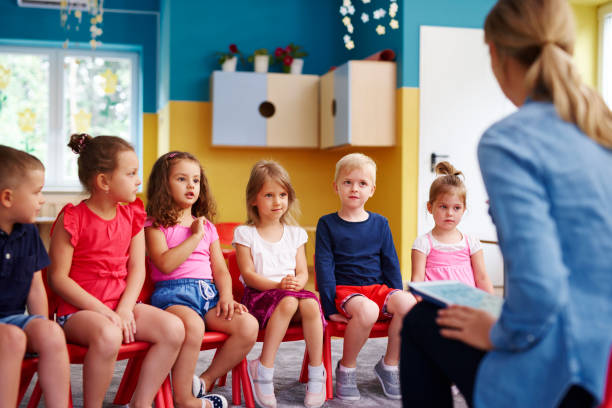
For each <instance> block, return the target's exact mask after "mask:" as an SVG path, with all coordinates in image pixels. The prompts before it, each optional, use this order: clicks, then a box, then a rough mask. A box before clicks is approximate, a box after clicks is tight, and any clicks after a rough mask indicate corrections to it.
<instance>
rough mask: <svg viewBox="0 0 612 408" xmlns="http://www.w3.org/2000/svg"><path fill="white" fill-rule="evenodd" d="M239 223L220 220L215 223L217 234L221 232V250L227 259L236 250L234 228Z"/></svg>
mask: <svg viewBox="0 0 612 408" xmlns="http://www.w3.org/2000/svg"><path fill="white" fill-rule="evenodd" d="M239 225H240V223H239V222H220V223H218V224H215V228H216V229H217V234H219V243H220V244H221V251H222V252H223V257H224V258H225V259H227V258H228V257H229V255H230V254H231V253H234V252H236V250H235V249H234V248H233V247H232V241H233V240H234V230H235V229H236V227H237V226H239Z"/></svg>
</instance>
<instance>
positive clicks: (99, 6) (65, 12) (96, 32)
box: [60, 0, 104, 50]
mask: <svg viewBox="0 0 612 408" xmlns="http://www.w3.org/2000/svg"><path fill="white" fill-rule="evenodd" d="M103 4H104V0H87V6H86V7H85V8H84V9H83V10H81V9H80V8H75V7H74V6H72V5H71V4H69V3H68V0H61V1H60V20H61V25H62V27H63V28H64V30H65V31H66V34H67V33H68V31H70V29H71V23H72V24H73V25H74V26H75V27H76V28H75V30H76V31H79V28H80V26H81V22H82V20H83V12H86V13H88V14H89V15H90V16H91V18H90V19H89V33H90V37H91V40H89V45H90V46H91V48H92V49H94V50H95V49H96V47H98V46H100V45H102V42H101V41H100V40H99V39H98V37H100V36H101V35H102V28H100V26H101V25H102V21H103V17H102V16H103V14H104V8H103ZM71 17H72V18H71ZM68 43H69V40H68V38H66V41H64V48H67V47H68Z"/></svg>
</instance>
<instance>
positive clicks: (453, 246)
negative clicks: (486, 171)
mask: <svg viewBox="0 0 612 408" xmlns="http://www.w3.org/2000/svg"><path fill="white" fill-rule="evenodd" d="M436 174H442V176H440V177H438V178H437V179H435V180H434V182H433V183H432V184H431V187H430V189H429V201H428V202H427V210H428V211H429V212H430V213H431V214H432V215H433V218H434V222H435V223H436V226H435V227H434V228H433V229H432V230H431V231H430V232H428V233H426V234H424V235H421V236H420V237H418V238H417V239H416V240H415V241H414V245H413V246H412V281H413V282H421V281H424V280H427V281H430V280H458V281H461V282H463V283H466V284H468V285H470V286H476V287H477V288H480V289H482V290H485V291H487V292H489V293H493V285H492V284H491V281H490V280H489V277H488V276H487V272H486V270H485V265H484V257H483V255H482V247H481V245H480V241H479V240H478V238H476V237H472V236H469V235H465V234H462V233H461V232H460V231H459V230H458V229H457V225H458V224H459V222H461V217H462V216H463V213H464V212H465V209H466V205H465V196H466V189H465V184H463V181H462V180H461V178H460V177H459V176H460V175H461V174H462V173H461V172H460V171H457V170H456V169H455V168H454V167H453V166H452V165H451V164H450V163H448V162H441V163H438V164H437V165H436Z"/></svg>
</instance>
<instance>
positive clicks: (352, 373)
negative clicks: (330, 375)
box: [336, 361, 361, 401]
mask: <svg viewBox="0 0 612 408" xmlns="http://www.w3.org/2000/svg"><path fill="white" fill-rule="evenodd" d="M336 396H337V397H338V398H340V399H342V400H347V401H357V400H358V399H360V398H361V394H360V393H359V389H358V388H357V369H355V368H353V369H348V370H346V369H340V362H339V361H338V366H337V367H336Z"/></svg>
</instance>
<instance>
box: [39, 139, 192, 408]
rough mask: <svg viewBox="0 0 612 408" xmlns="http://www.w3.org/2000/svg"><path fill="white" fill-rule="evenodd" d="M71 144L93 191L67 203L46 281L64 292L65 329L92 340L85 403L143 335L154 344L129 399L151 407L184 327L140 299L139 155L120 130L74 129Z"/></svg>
mask: <svg viewBox="0 0 612 408" xmlns="http://www.w3.org/2000/svg"><path fill="white" fill-rule="evenodd" d="M68 146H69V147H70V148H71V149H72V150H73V151H74V152H75V153H77V154H79V159H78V166H79V179H80V180H81V183H82V184H83V186H84V187H85V189H86V190H87V191H88V192H89V193H90V196H89V198H87V199H86V200H83V201H81V203H80V204H78V205H76V206H74V205H72V204H67V205H66V206H65V207H64V208H63V209H62V211H61V212H60V214H59V215H58V217H57V220H56V221H55V224H54V225H53V227H52V229H51V249H50V255H51V266H50V268H49V282H50V283H51V286H52V288H53V290H54V291H55V292H56V293H57V294H58V295H59V297H60V299H59V305H58V309H57V316H58V322H59V323H60V325H62V326H63V327H64V331H65V333H66V337H67V338H68V340H69V341H70V342H73V343H77V344H80V345H83V346H85V347H88V350H87V355H86V356H85V362H84V364H83V400H84V405H85V406H86V407H87V406H90V407H100V406H102V402H103V400H104V394H105V393H106V390H107V388H108V386H109V384H110V382H111V379H112V376H113V368H114V366H115V359H116V356H117V353H118V351H119V347H120V346H121V344H122V343H131V342H133V341H134V340H138V341H146V342H149V343H152V345H151V348H150V349H149V351H148V352H147V355H146V356H145V358H144V362H143V365H142V370H141V375H140V378H139V379H138V383H137V385H136V390H135V392H134V396H133V399H132V403H131V405H132V406H136V407H141V406H142V407H145V406H146V407H150V406H151V404H152V402H153V398H154V397H155V394H156V392H157V390H158V389H159V387H160V386H161V384H162V382H163V381H164V379H165V378H166V376H167V375H168V372H169V371H170V367H171V366H172V364H173V363H174V360H175V359H176V356H177V354H178V350H179V347H180V346H181V344H182V342H183V338H184V329H183V325H182V323H181V321H180V320H179V319H177V318H176V317H175V316H172V315H171V314H169V313H166V312H163V311H161V310H159V309H157V308H155V307H153V306H150V305H146V304H142V303H138V304H137V303H136V299H137V297H138V295H139V293H140V290H141V288H142V285H143V282H144V278H145V265H144V258H145V253H144V249H145V245H144V232H143V231H142V227H143V224H144V221H145V217H146V216H145V212H144V208H143V205H142V202H141V201H140V199H137V198H136V193H137V191H138V186H139V185H140V179H139V177H138V158H137V156H136V153H135V152H134V149H133V148H132V146H131V145H130V144H129V143H127V142H126V141H125V140H123V139H121V138H119V137H115V136H98V137H95V138H92V137H91V136H89V135H87V134H78V135H76V134H75V135H72V137H71V138H70V142H69V143H68ZM120 203H127V204H125V205H122V204H120Z"/></svg>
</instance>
